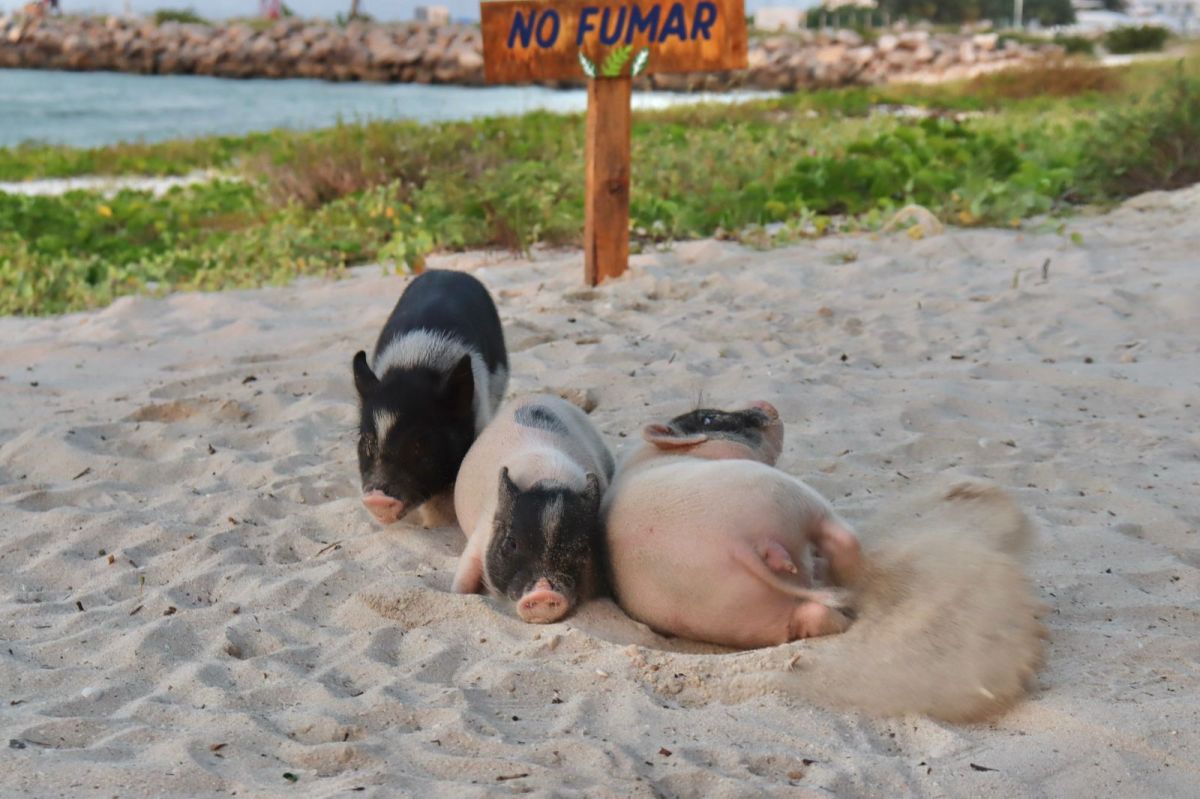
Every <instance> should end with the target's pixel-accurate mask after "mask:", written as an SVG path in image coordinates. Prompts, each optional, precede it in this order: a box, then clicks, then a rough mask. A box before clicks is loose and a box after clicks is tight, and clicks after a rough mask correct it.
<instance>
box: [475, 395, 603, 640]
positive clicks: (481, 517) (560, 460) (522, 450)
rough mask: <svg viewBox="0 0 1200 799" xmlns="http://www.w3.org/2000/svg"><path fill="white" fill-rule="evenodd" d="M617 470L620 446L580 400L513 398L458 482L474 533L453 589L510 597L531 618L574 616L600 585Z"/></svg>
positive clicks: (525, 617) (477, 444) (536, 620)
mask: <svg viewBox="0 0 1200 799" xmlns="http://www.w3.org/2000/svg"><path fill="white" fill-rule="evenodd" d="M612 473H613V458H612V454H611V453H610V452H609V450H608V447H607V446H605V444H604V441H603V440H602V439H601V438H600V434H599V433H598V432H597V431H596V428H595V427H593V426H592V423H591V421H590V420H589V419H588V417H587V415H586V414H585V413H584V412H583V411H581V410H580V409H579V408H576V407H575V406H574V405H572V404H570V403H568V402H565V401H563V400H561V399H559V398H558V397H552V396H547V395H533V396H529V397H524V398H521V399H517V400H513V401H512V402H509V403H508V404H506V405H505V406H504V407H503V408H501V409H500V411H499V413H497V415H496V418H495V420H494V421H493V422H492V423H491V424H490V425H488V428H487V429H486V430H484V431H483V434H482V435H481V436H480V437H479V440H477V441H476V442H475V445H474V446H472V447H471V451H470V452H469V453H467V457H466V459H465V460H464V461H463V465H462V470H461V471H460V472H459V475H458V483H457V485H456V486H455V488H454V506H455V510H456V511H457V513H458V521H459V523H460V524H461V525H462V529H463V532H464V533H466V535H467V545H466V548H465V549H464V550H463V554H462V557H461V558H460V559H459V561H458V569H457V571H456V573H455V575H454V586H453V587H454V590H455V591H456V592H458V593H476V592H478V591H480V590H481V589H483V588H487V589H488V590H490V591H491V592H493V593H495V594H498V595H500V596H504V597H508V598H509V599H511V600H513V601H514V602H516V603H517V615H519V616H520V617H521V618H522V619H523V620H525V621H527V622H534V623H540V624H546V623H549V622H553V621H558V620H559V619H561V618H563V617H564V616H566V615H567V614H568V613H570V612H571V611H572V610H573V609H574V608H575V607H576V606H577V605H578V604H579V603H581V602H583V601H585V600H587V599H588V598H590V597H591V596H593V595H594V594H595V593H596V591H597V588H598V584H599V580H600V578H601V574H602V571H601V567H600V560H601V554H600V552H601V547H602V546H603V543H604V534H603V528H602V526H601V523H600V502H601V499H602V498H603V494H604V491H605V490H606V489H607V488H608V484H609V481H610V480H611V479H612Z"/></svg>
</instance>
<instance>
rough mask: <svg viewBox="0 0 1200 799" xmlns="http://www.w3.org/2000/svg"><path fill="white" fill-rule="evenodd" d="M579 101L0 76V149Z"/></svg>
mask: <svg viewBox="0 0 1200 799" xmlns="http://www.w3.org/2000/svg"><path fill="white" fill-rule="evenodd" d="M764 96H770V94H769V93H764V92H754V93H751V92H747V93H736V94H716V95H695V94H691V95H684V94H671V93H666V92H638V93H635V95H634V107H635V108H658V107H665V106H668V105H674V104H678V103H694V102H700V101H718V102H720V101H737V100H741V99H748V98H753V97H764ZM586 107H587V92H586V91H584V90H582V89H572V90H555V89H545V88H541V87H536V86H495V87H486V88H484V87H469V86H428V85H422V84H411V83H407V84H376V83H326V82H323V81H316V80H301V79H296V80H262V79H253V80H228V79H222V78H210V77H203V76H196V75H123V74H118V73H112V72H51V71H40V70H24V69H11V70H6V69H0V146H11V145H14V144H19V143H21V142H25V141H41V142H50V143H55V144H71V145H76V146H95V145H101V144H111V143H114V142H119V141H161V140H164V139H176V138H188V137H195V136H205V135H213V134H240V133H249V132H252V131H262V130H271V129H274V128H294V129H303V128H318V127H326V126H329V125H333V124H335V123H337V122H338V120H345V121H347V122H354V121H363V120H367V119H412V120H416V121H419V122H435V121H443V120H455V119H469V118H472V117H480V116H494V115H501V114H522V113H526V112H528V111H533V110H542V109H544V110H549V111H558V112H575V111H582V110H583V109H584V108H586Z"/></svg>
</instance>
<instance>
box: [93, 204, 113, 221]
mask: <svg viewBox="0 0 1200 799" xmlns="http://www.w3.org/2000/svg"><path fill="white" fill-rule="evenodd" d="M96 211H98V212H99V214H100V216H102V217H105V218H106V219H107V218H110V217H111V216H112V209H111V208H109V207H108V206H107V205H102V206H100V207H99V208H97V209H96Z"/></svg>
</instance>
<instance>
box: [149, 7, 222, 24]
mask: <svg viewBox="0 0 1200 799" xmlns="http://www.w3.org/2000/svg"><path fill="white" fill-rule="evenodd" d="M164 22H181V23H184V24H196V25H207V24H209V22H208V20H206V19H205V18H204V17H202V16H200V15H199V14H197V13H196V12H195V11H193V10H192V9H190V8H163V9H159V10H158V11H155V12H154V24H155V25H162V24H163V23H164Z"/></svg>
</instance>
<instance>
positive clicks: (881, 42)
mask: <svg viewBox="0 0 1200 799" xmlns="http://www.w3.org/2000/svg"><path fill="white" fill-rule="evenodd" d="M899 45H900V40H899V39H898V38H896V37H895V36H893V35H892V34H890V33H885V34H883V35H882V36H880V37H879V39H878V40H876V42H875V48H876V49H877V50H879V52H881V53H890V52H892V51H893V50H895V49H896V48H897V47H898V46H899Z"/></svg>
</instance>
